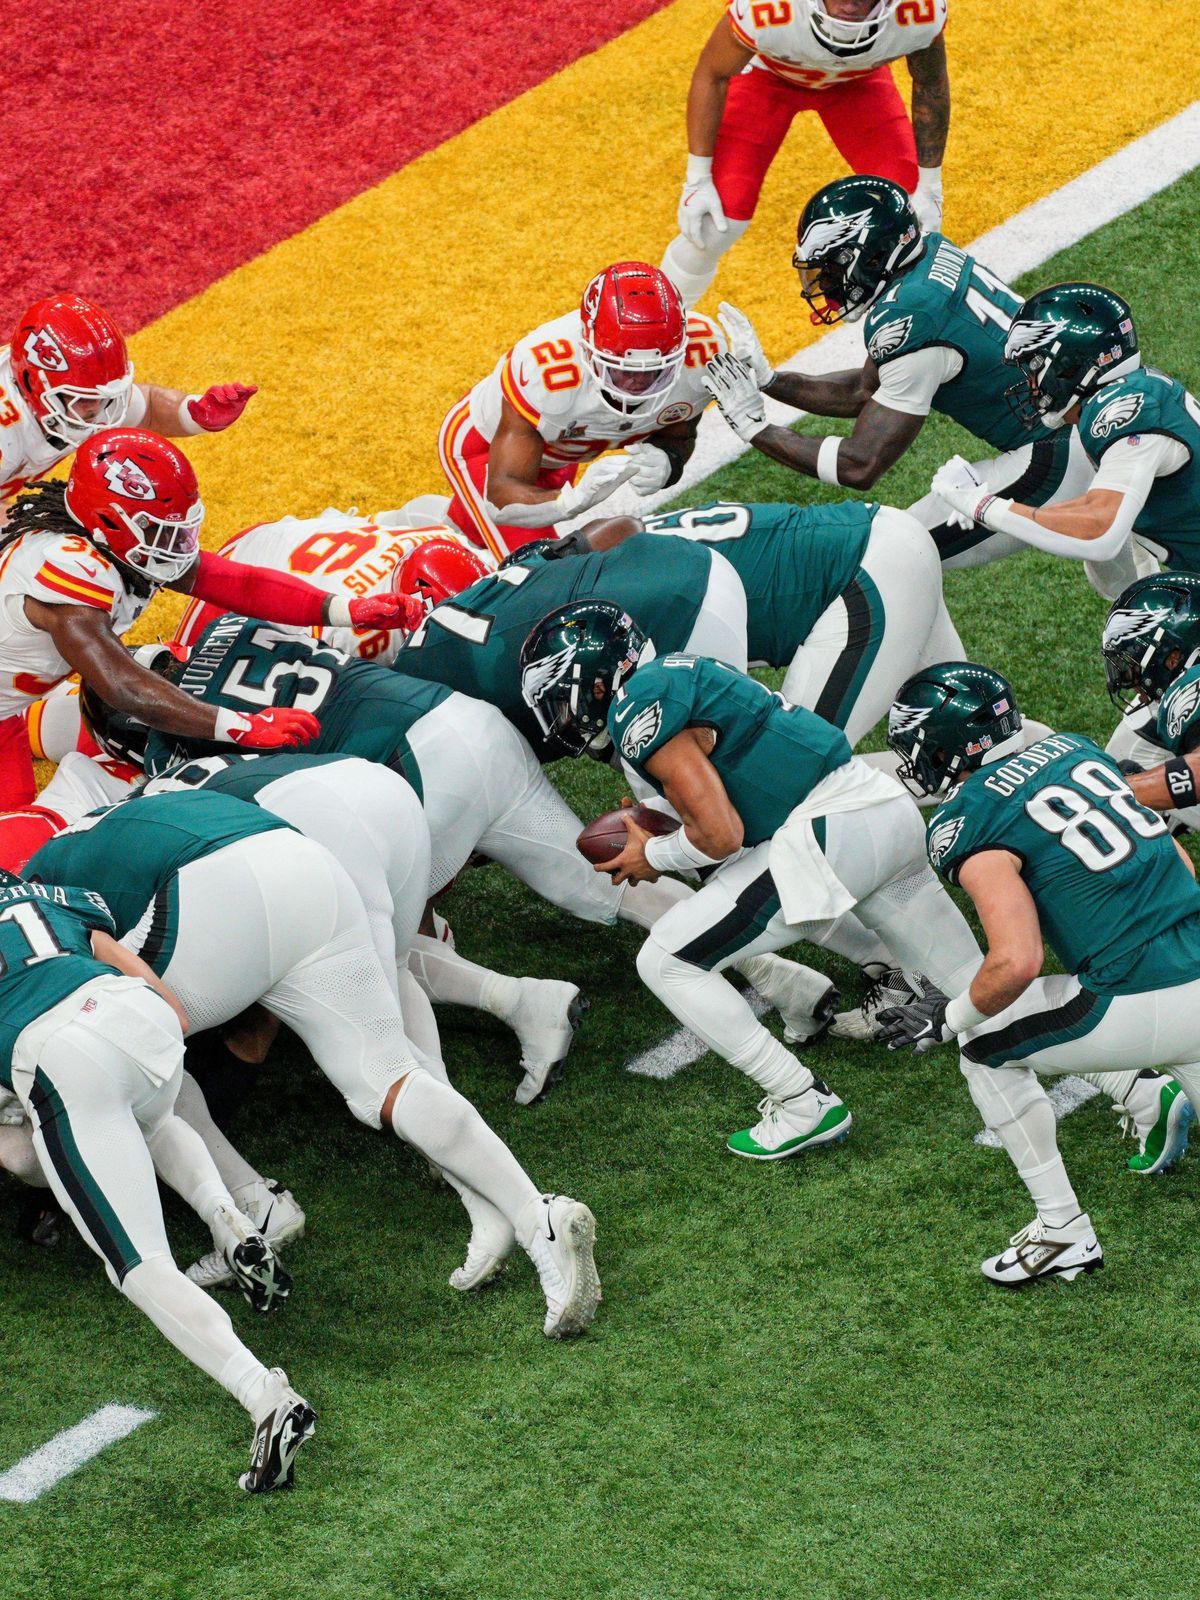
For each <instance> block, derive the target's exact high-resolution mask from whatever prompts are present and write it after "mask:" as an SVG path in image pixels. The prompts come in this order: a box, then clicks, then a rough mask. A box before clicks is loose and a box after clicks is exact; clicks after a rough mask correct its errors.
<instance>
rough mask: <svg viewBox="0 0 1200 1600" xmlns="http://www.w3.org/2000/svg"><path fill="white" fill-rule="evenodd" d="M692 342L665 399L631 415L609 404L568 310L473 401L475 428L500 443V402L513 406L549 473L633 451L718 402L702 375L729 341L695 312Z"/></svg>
mask: <svg viewBox="0 0 1200 1600" xmlns="http://www.w3.org/2000/svg"><path fill="white" fill-rule="evenodd" d="M687 335H688V344H687V354H686V356H685V357H684V363H683V366H682V368H681V369H680V373H679V376H678V377H677V378H676V380H675V382H674V383H673V384H672V385H671V387H670V388H669V389H668V390H667V391H666V393H665V394H660V395H655V396H653V397H652V398H651V399H649V400H647V401H645V402H644V403H643V404H642V405H640V406H637V407H635V408H634V409H633V410H631V411H629V412H628V413H624V412H619V411H616V410H614V409H613V407H612V406H611V405H609V404H607V402H606V401H605V400H604V399H603V398H602V396H601V392H600V384H599V381H598V380H597V378H596V377H595V375H594V373H593V372H592V369H591V368H590V366H589V365H588V362H587V357H586V354H585V352H584V347H583V327H582V322H581V319H580V315H579V312H578V311H568V312H567V314H566V316H565V317H556V318H555V319H554V321H553V322H543V323H542V325H541V327H540V328H535V329H534V330H533V332H532V333H529V334H526V335H525V337H524V338H523V339H518V340H517V342H516V344H515V345H513V347H512V349H511V350H509V351H508V352H507V354H506V355H503V356H501V358H500V360H499V361H498V362H497V363H496V366H495V369H494V370H493V371H492V372H490V373H489V374H488V376H487V377H486V378H482V379H481V380H480V381H479V382H478V383H477V384H476V385H475V387H474V388H473V389H472V390H471V395H470V405H471V423H472V425H473V427H474V428H475V429H476V430H477V431H478V432H479V433H481V434H482V435H483V437H484V438H485V439H489V440H490V439H493V438H495V436H496V429H497V428H498V427H499V426H500V407H501V402H502V401H504V400H507V401H508V403H509V405H510V406H512V407H513V409H514V410H515V411H516V412H517V413H518V414H519V415H520V416H522V417H524V418H525V420H526V422H528V423H530V425H531V426H532V427H534V428H536V429H537V431H538V432H539V433H540V434H541V436H542V438H543V439H544V440H545V441H546V446H545V449H544V451H543V452H542V462H541V468H542V470H543V471H553V470H554V469H555V468H558V467H567V466H572V465H574V464H575V463H576V462H579V461H591V460H593V459H594V458H595V457H596V456H600V455H603V454H604V452H605V451H606V450H611V449H613V447H614V446H620V445H626V444H632V443H633V442H634V441H635V440H637V439H644V438H645V437H646V436H647V434H651V433H654V432H656V431H657V430H658V429H659V428H665V427H666V426H667V424H668V423H671V422H686V421H688V420H689V419H690V418H692V417H698V416H699V415H700V413H701V412H702V411H703V410H704V408H705V406H706V405H707V404H708V403H709V400H710V399H711V396H710V395H709V393H708V390H707V389H706V388H705V387H704V385H703V384H702V383H701V382H700V374H701V372H702V371H703V370H704V368H705V367H706V366H707V364H708V363H709V362H710V361H711V360H712V358H713V357H714V356H715V355H718V354H720V353H721V352H722V351H724V350H725V348H726V344H725V335H724V334H723V333H722V332H721V330H720V328H719V327H718V326H717V324H716V323H715V322H713V321H712V320H711V319H710V318H709V317H704V316H701V315H700V314H699V312H696V311H693V312H691V313H690V314H689V316H688V321H687Z"/></svg>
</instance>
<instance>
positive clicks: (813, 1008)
mask: <svg viewBox="0 0 1200 1600" xmlns="http://www.w3.org/2000/svg"><path fill="white" fill-rule="evenodd" d="M738 971H739V972H740V973H741V974H742V976H743V977H744V978H745V979H746V981H747V982H748V983H749V984H750V986H751V987H752V988H753V989H754V990H756V992H757V993H758V994H760V995H761V996H762V997H763V999H764V1000H765V1001H766V1002H767V1004H768V1005H769V1006H770V1007H771V1008H772V1009H773V1010H774V1011H777V1012H778V1013H779V1016H780V1018H781V1019H782V1021H783V1037H784V1040H785V1041H786V1042H787V1043H788V1044H811V1043H812V1041H813V1040H814V1039H819V1038H820V1037H821V1035H822V1034H823V1033H824V1032H825V1031H826V1029H827V1028H828V1027H829V1024H830V1022H831V1021H832V1019H833V1008H834V1007H835V1006H836V1005H837V1003H838V990H837V985H836V984H835V983H832V982H831V981H830V980H829V979H828V978H827V977H826V976H825V974H824V973H823V972H815V971H814V970H813V968H812V967H805V966H802V965H801V964H800V962H798V961H788V960H786V959H785V958H784V957H783V956H777V955H764V956H751V957H750V959H749V960H748V961H743V962H740V963H739V964H738Z"/></svg>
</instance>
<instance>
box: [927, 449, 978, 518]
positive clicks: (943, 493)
mask: <svg viewBox="0 0 1200 1600" xmlns="http://www.w3.org/2000/svg"><path fill="white" fill-rule="evenodd" d="M930 488H931V489H932V490H933V492H934V494H936V495H937V497H938V499H939V500H944V501H945V502H946V504H947V505H948V506H949V507H950V509H951V516H950V517H949V518H948V519H947V520H948V521H949V522H951V523H952V524H953V525H954V527H956V528H973V527H974V526H975V523H976V521H977V520H978V519H977V518H976V516H975V508H976V506H978V505H979V503H980V501H981V500H984V499H986V498H988V497H987V494H986V491H985V490H984V487H983V479H982V478H981V477H980V476H979V474H978V473H977V472H976V471H975V468H974V467H973V466H972V465H971V463H970V462H969V461H964V460H963V458H962V456H951V457H950V459H949V461H947V462H946V464H945V465H944V466H941V467H939V468H938V469H937V471H936V472H935V473H934V475H933V482H932V483H931V484H930Z"/></svg>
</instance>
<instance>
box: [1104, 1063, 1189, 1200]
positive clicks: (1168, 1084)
mask: <svg viewBox="0 0 1200 1600" xmlns="http://www.w3.org/2000/svg"><path fill="white" fill-rule="evenodd" d="M1113 1110H1114V1111H1116V1112H1117V1113H1118V1115H1119V1116H1120V1117H1121V1118H1122V1131H1123V1132H1126V1133H1132V1134H1133V1135H1134V1136H1135V1137H1136V1139H1137V1141H1138V1153H1137V1155H1136V1156H1130V1158H1129V1161H1128V1166H1129V1170H1130V1172H1136V1173H1137V1174H1138V1176H1139V1177H1142V1178H1153V1177H1157V1176H1158V1174H1159V1173H1162V1172H1170V1170H1171V1168H1172V1167H1173V1166H1174V1165H1175V1163H1176V1162H1177V1161H1178V1160H1179V1159H1180V1157H1181V1156H1182V1155H1184V1154H1185V1153H1186V1151H1187V1147H1188V1135H1189V1134H1190V1132H1191V1128H1192V1123H1193V1122H1195V1120H1196V1112H1195V1110H1194V1108H1193V1106H1192V1102H1191V1101H1190V1100H1189V1099H1188V1097H1187V1095H1186V1094H1185V1093H1184V1092H1183V1089H1182V1088H1181V1086H1180V1085H1179V1084H1178V1083H1177V1082H1176V1080H1175V1079H1174V1078H1169V1077H1167V1076H1166V1075H1165V1074H1159V1073H1156V1074H1154V1075H1153V1076H1152V1077H1151V1076H1147V1077H1142V1078H1138V1079H1137V1081H1136V1082H1135V1083H1134V1085H1133V1088H1132V1089H1131V1090H1130V1091H1129V1093H1128V1094H1127V1095H1126V1097H1125V1104H1124V1105H1123V1106H1119V1105H1117V1106H1114V1107H1113Z"/></svg>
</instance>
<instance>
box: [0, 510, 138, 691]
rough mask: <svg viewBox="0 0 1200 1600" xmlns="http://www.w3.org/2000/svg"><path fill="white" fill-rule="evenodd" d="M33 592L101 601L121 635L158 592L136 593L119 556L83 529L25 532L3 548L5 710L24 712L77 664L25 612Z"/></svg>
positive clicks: (1, 679)
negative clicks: (112, 557) (108, 553)
mask: <svg viewBox="0 0 1200 1600" xmlns="http://www.w3.org/2000/svg"><path fill="white" fill-rule="evenodd" d="M26 596H32V597H33V599H35V600H42V601H44V602H45V603H46V604H47V605H52V606H53V605H59V606H62V605H76V606H94V607H95V608H96V609H97V610H99V611H103V612H105V613H106V614H107V615H108V617H109V619H110V620H111V622H112V628H113V632H114V633H115V634H117V635H120V634H123V633H124V632H125V630H126V629H127V628H131V627H132V626H133V624H134V623H135V622H136V621H137V619H138V618H139V617H140V616H141V614H142V612H143V611H144V610H145V609H146V607H147V606H148V605H149V604H150V600H151V599H152V598H153V596H152V595H151V596H148V597H147V598H146V599H142V597H141V596H140V595H134V594H131V593H130V592H129V591H128V589H126V587H125V583H124V580H123V579H122V577H121V574H120V572H119V571H118V569H117V568H116V567H115V566H114V565H113V564H112V562H111V561H106V560H105V558H104V557H103V556H102V555H101V554H100V552H99V551H98V550H97V549H96V548H95V546H94V545H90V544H89V543H88V542H87V540H86V539H84V538H81V537H79V536H78V535H76V534H59V533H24V534H22V535H21V537H20V538H19V539H17V540H15V541H14V542H13V543H12V544H10V545H9V546H8V547H7V549H5V550H4V551H2V552H0V717H11V716H13V715H14V714H15V713H17V712H19V711H24V710H25V708H26V706H28V705H29V704H30V702H31V701H33V700H37V699H39V698H40V697H41V696H42V695H44V694H46V693H47V692H48V691H49V690H51V689H52V688H53V687H54V685H55V684H56V683H61V681H62V680H63V679H64V678H66V677H69V676H70V673H71V670H72V669H71V667H70V666H69V664H68V663H67V662H66V661H64V660H63V658H62V656H60V655H59V653H58V650H57V648H56V646H55V644H54V641H53V639H51V637H50V635H49V634H48V633H45V632H43V631H42V629H41V628H35V627H34V625H33V623H32V622H30V620H29V618H28V617H27V616H26V615H25V598H26Z"/></svg>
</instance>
